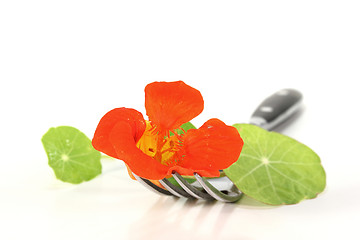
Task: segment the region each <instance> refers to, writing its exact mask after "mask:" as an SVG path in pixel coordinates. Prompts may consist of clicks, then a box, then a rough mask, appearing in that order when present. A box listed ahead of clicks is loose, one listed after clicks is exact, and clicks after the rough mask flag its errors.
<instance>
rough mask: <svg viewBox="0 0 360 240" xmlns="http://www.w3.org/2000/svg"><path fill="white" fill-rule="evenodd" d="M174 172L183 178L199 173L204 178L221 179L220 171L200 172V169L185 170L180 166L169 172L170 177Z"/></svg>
mask: <svg viewBox="0 0 360 240" xmlns="http://www.w3.org/2000/svg"><path fill="white" fill-rule="evenodd" d="M173 171H176V172H177V173H179V174H180V175H183V176H193V175H194V173H195V172H196V173H198V174H199V175H200V176H202V177H219V176H220V171H219V170H199V169H192V168H184V167H181V166H179V165H175V166H173V167H171V168H170V169H169V171H168V175H170V174H172V173H173Z"/></svg>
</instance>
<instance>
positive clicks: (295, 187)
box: [224, 124, 326, 205]
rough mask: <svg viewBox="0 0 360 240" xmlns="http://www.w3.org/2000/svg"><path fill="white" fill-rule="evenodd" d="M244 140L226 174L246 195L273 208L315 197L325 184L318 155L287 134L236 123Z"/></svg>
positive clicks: (323, 172)
mask: <svg viewBox="0 0 360 240" xmlns="http://www.w3.org/2000/svg"><path fill="white" fill-rule="evenodd" d="M234 127H236V129H237V130H238V131H239V133H240V135H241V137H242V138H243V140H244V147H243V150H242V152H241V154H240V157H239V160H238V161H237V162H236V163H234V164H233V165H231V166H230V167H229V168H227V169H225V170H224V171H225V173H226V175H227V176H228V177H229V178H230V179H231V180H232V181H233V182H234V183H235V185H236V186H237V187H238V188H239V189H240V190H241V191H242V192H243V193H244V194H246V195H248V196H250V197H252V198H254V199H256V200H258V201H261V202H264V203H267V204H272V205H281V204H295V203H298V202H300V201H301V200H304V199H310V198H315V197H316V196H317V194H318V193H320V192H322V191H323V190H324V188H325V184H326V176H325V171H324V169H323V167H322V165H321V162H320V158H319V156H318V155H317V154H316V153H315V152H313V151H312V150H311V149H310V148H309V147H307V146H305V145H304V144H302V143H299V142H298V141H296V140H294V139H292V138H290V137H287V136H285V135H282V134H279V133H276V132H268V131H266V130H264V129H262V128H260V127H257V126H254V125H250V124H235V125H234Z"/></svg>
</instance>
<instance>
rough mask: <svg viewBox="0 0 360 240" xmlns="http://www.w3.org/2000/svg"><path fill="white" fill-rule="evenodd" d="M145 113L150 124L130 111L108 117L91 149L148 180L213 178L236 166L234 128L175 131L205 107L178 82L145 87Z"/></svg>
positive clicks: (213, 123) (218, 125) (238, 145)
mask: <svg viewBox="0 0 360 240" xmlns="http://www.w3.org/2000/svg"><path fill="white" fill-rule="evenodd" d="M145 108H146V114H147V116H148V117H149V121H146V120H145V119H144V117H143V116H142V114H141V113H140V112H138V111H136V110H134V109H130V108H115V109H113V110H111V111H109V112H108V113H106V114H105V115H104V116H103V117H102V119H101V120H100V122H99V124H98V126H97V129H96V131H95V134H94V138H93V140H92V144H93V146H94V148H95V149H97V150H98V151H101V152H103V153H105V154H107V155H109V156H111V157H114V158H118V159H121V160H123V161H124V162H125V163H126V165H127V166H128V168H129V169H130V170H131V171H132V172H133V173H135V174H136V175H138V176H140V177H143V178H146V179H151V180H159V179H162V178H164V177H166V176H168V175H170V174H171V173H172V172H173V171H177V172H178V173H180V174H181V175H192V174H193V173H194V172H197V173H199V174H200V175H201V176H203V177H217V176H219V170H221V169H225V168H227V167H229V166H230V165H231V164H233V163H234V162H236V161H237V159H238V157H239V155H240V152H241V149H242V146H243V140H242V139H241V137H240V135H239V133H238V131H237V130H236V129H235V128H234V127H232V126H227V125H226V124H225V123H223V122H222V121H220V120H219V119H210V120H208V121H207V122H205V123H204V124H203V125H202V126H201V127H200V128H199V129H190V130H189V131H187V132H186V133H184V134H178V133H177V132H176V131H175V129H179V128H180V127H181V125H182V124H184V123H186V122H188V121H190V120H191V119H193V118H194V117H196V116H197V115H199V114H200V113H201V112H202V110H203V108H204V101H203V98H202V96H201V93H200V92H199V91H198V90H196V89H194V88H192V87H190V86H188V85H186V84H185V83H184V82H182V81H177V82H153V83H150V84H148V85H147V86H146V87H145ZM170 132H172V133H174V135H172V136H170Z"/></svg>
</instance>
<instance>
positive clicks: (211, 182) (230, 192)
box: [133, 172, 242, 202]
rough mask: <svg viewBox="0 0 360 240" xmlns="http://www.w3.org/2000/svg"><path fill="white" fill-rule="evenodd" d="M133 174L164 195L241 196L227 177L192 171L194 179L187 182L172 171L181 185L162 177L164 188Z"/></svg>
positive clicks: (228, 198)
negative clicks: (206, 175)
mask: <svg viewBox="0 0 360 240" xmlns="http://www.w3.org/2000/svg"><path fill="white" fill-rule="evenodd" d="M133 175H134V177H135V178H136V179H137V181H138V182H140V183H142V184H143V185H144V186H146V187H147V188H149V189H151V190H153V191H155V192H157V193H159V194H164V195H174V196H176V197H185V198H195V199H202V200H218V201H222V202H236V201H238V200H239V199H240V198H241V196H242V192H240V190H239V189H237V187H236V186H235V185H234V183H233V182H232V181H231V180H230V179H228V178H227V177H220V178H211V179H205V178H202V177H201V176H200V175H199V174H197V173H194V176H195V178H196V181H195V182H193V183H189V182H188V181H187V180H186V179H184V178H183V177H182V176H181V175H180V174H178V173H177V172H174V173H173V174H172V176H173V177H174V179H175V181H176V182H177V183H178V184H179V185H180V186H181V187H178V186H176V185H174V184H172V183H171V182H170V181H169V180H167V179H166V178H164V179H162V180H160V181H159V182H160V184H161V185H162V186H163V187H164V188H165V189H164V188H161V187H159V186H157V185H155V184H154V183H152V182H151V181H149V180H147V179H144V178H141V177H139V176H136V175H135V174H133Z"/></svg>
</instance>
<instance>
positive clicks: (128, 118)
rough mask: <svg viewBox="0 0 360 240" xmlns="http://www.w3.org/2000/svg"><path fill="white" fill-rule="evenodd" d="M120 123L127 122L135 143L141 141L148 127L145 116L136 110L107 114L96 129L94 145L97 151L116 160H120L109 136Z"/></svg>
mask: <svg viewBox="0 0 360 240" xmlns="http://www.w3.org/2000/svg"><path fill="white" fill-rule="evenodd" d="M118 122H125V123H128V124H129V125H130V127H131V130H132V132H131V135H132V136H133V138H134V141H135V142H137V141H138V140H139V139H140V137H141V136H142V134H143V133H144V131H145V127H146V122H145V120H144V117H143V115H142V114H141V113H140V112H138V111H136V110H135V109H131V108H115V109H113V110H111V111H109V112H108V113H106V114H105V115H104V116H103V117H102V118H101V120H100V122H99V124H98V126H97V128H96V131H95V134H94V137H93V140H92V144H93V146H94V148H95V149H96V150H98V151H100V152H103V153H105V154H107V155H109V156H111V157H114V158H118V156H117V153H116V152H115V149H114V147H113V145H112V144H111V143H110V141H109V134H110V132H111V131H112V129H113V127H114V126H115V125H116V124H117V123H118Z"/></svg>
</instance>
